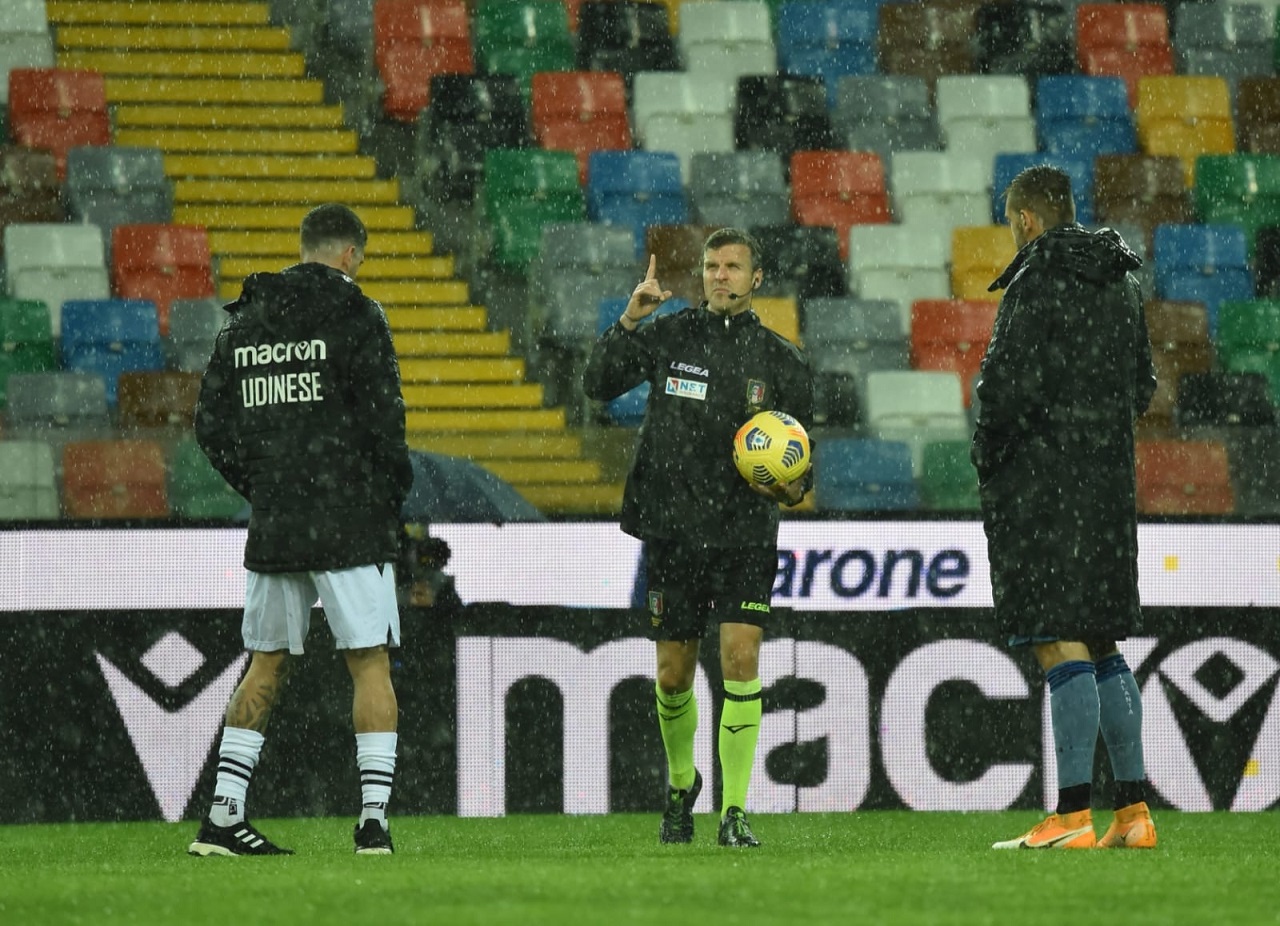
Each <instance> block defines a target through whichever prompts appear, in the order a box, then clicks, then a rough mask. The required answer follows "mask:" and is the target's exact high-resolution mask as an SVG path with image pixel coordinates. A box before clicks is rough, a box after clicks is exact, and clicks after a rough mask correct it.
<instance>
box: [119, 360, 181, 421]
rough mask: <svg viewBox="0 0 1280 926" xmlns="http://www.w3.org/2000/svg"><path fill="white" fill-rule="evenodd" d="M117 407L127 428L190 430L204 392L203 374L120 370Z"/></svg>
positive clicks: (120, 417) (120, 419)
mask: <svg viewBox="0 0 1280 926" xmlns="http://www.w3.org/2000/svg"><path fill="white" fill-rule="evenodd" d="M116 391H117V403H116V404H117V409H118V416H117V417H118V421H119V423H120V428H121V429H122V430H124V431H126V432H127V431H152V430H163V431H178V432H181V431H190V430H191V428H192V425H193V422H194V419H195V409H196V398H197V397H198V396H199V394H200V374H199V373H180V372H173V371H169V370H132V371H127V372H124V373H121V374H120V379H119V381H118V384H117V389H116Z"/></svg>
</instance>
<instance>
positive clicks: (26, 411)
mask: <svg viewBox="0 0 1280 926" xmlns="http://www.w3.org/2000/svg"><path fill="white" fill-rule="evenodd" d="M5 424H6V427H5V439H6V440H9V439H11V438H16V439H18V440H30V439H35V440H44V441H48V442H49V443H51V444H53V445H54V446H55V458H56V457H57V452H56V450H57V448H60V446H61V444H62V443H65V442H67V441H69V440H82V439H88V438H91V437H101V436H104V435H106V434H109V433H110V432H111V417H110V412H109V411H108V408H107V388H106V383H105V382H104V380H103V378H102V377H101V376H99V375H98V374H96V373H71V372H67V371H65V370H56V371H52V372H49V373H14V374H13V375H12V376H10V377H9V381H8V383H7V384H6V402H5Z"/></svg>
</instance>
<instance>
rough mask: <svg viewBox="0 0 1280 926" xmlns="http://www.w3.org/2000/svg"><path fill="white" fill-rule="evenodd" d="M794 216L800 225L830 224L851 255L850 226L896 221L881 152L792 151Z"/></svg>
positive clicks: (846, 256)
mask: <svg viewBox="0 0 1280 926" xmlns="http://www.w3.org/2000/svg"><path fill="white" fill-rule="evenodd" d="M791 215H792V217H793V218H794V219H795V221H796V223H797V224H798V225H829V226H832V227H834V228H835V230H836V238H837V239H838V240H839V242H840V257H841V259H842V260H846V261H847V260H848V259H849V229H850V228H851V227H853V226H854V225H883V224H884V223H886V222H889V221H892V216H891V215H890V213H889V194H888V191H887V190H886V188H885V182H884V165H883V164H882V163H881V161H880V155H878V154H872V153H871V152H867V151H797V152H795V154H793V155H792V156H791Z"/></svg>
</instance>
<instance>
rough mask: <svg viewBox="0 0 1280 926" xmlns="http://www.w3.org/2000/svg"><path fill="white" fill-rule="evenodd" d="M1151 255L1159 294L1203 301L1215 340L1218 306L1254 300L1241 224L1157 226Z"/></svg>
mask: <svg viewBox="0 0 1280 926" xmlns="http://www.w3.org/2000/svg"><path fill="white" fill-rule="evenodd" d="M1153 251H1154V256H1155V265H1156V295H1157V296H1159V297H1160V298H1161V299H1169V300H1173V301H1178V302H1201V303H1204V306H1205V309H1206V310H1207V312H1208V315H1209V333H1210V335H1211V336H1212V337H1216V336H1217V331H1218V306H1219V305H1221V304H1222V303H1223V302H1225V301H1227V300H1237V299H1252V298H1253V296H1254V290H1253V274H1252V272H1251V271H1250V269H1249V244H1248V239H1247V237H1246V235H1245V232H1244V229H1243V228H1241V227H1240V226H1238V225H1158V226H1156V230H1155V237H1154V245H1153Z"/></svg>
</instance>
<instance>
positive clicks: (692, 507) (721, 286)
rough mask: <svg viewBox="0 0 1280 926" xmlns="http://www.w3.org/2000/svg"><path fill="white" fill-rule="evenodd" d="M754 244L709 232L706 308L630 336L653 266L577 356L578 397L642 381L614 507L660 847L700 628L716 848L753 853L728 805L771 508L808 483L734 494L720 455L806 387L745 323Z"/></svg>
mask: <svg viewBox="0 0 1280 926" xmlns="http://www.w3.org/2000/svg"><path fill="white" fill-rule="evenodd" d="M762 278H763V270H762V269H761V266H760V246H759V245H758V244H757V243H756V241H755V239H754V238H752V236H751V235H749V234H748V233H747V232H745V231H742V230H740V229H733V228H724V229H720V230H719V231H716V232H714V233H713V234H712V235H711V236H710V237H709V238H708V239H707V241H706V244H705V245H704V247H703V265H702V279H703V288H704V292H705V294H706V301H705V302H704V303H703V304H702V305H700V306H698V307H697V308H692V309H687V310H685V311H683V312H679V313H676V314H674V315H666V316H660V317H658V318H656V319H654V320H653V322H652V323H650V324H647V325H644V326H641V325H640V322H642V321H643V320H644V319H645V318H647V317H648V316H650V315H652V314H653V312H654V311H655V310H656V309H657V307H658V305H659V304H660V303H662V302H663V301H664V300H666V299H669V298H670V297H671V293H670V292H668V291H666V290H664V289H663V288H662V286H661V285H660V284H659V283H658V280H657V260H656V258H654V257H652V256H651V257H650V258H649V270H648V273H647V275H646V276H645V278H644V279H643V280H642V281H641V282H640V284H639V285H638V286H637V287H636V288H635V291H634V292H633V293H632V294H631V298H630V300H629V301H628V302H627V306H626V309H625V310H624V311H623V313H622V316H621V317H620V318H619V319H618V321H617V322H616V323H615V324H614V325H612V326H611V327H610V328H609V329H608V330H607V331H605V332H604V334H603V335H601V337H600V339H599V340H598V341H597V342H596V344H595V347H594V349H593V350H592V353H591V357H590V359H589V360H588V362H587V367H586V372H585V375H584V386H585V391H586V393H587V395H588V396H590V397H591V398H593V399H600V400H608V399H612V398H615V397H616V396H619V395H621V394H622V393H624V392H626V391H627V390H629V389H632V388H634V387H635V386H638V385H639V384H641V383H643V382H648V383H649V384H650V392H649V404H648V407H647V408H646V410H645V417H644V424H643V425H642V426H641V429H640V440H639V446H638V447H637V449H636V456H635V460H634V462H633V464H632V467H631V473H630V475H629V477H628V479H627V486H626V492H625V495H624V498H623V503H622V529H623V530H624V531H626V532H627V533H628V534H631V535H632V536H635V537H639V538H640V539H641V540H643V541H644V551H645V552H644V558H645V575H646V577H647V582H648V588H647V602H648V612H649V620H648V625H649V632H650V635H651V636H652V638H653V639H654V640H655V641H656V642H657V656H658V660H657V661H658V668H657V675H658V678H657V701H658V705H657V706H658V724H659V726H660V727H661V729H662V741H663V744H664V746H665V748H666V753H667V767H668V776H669V789H668V799H667V808H666V812H665V813H664V815H663V818H662V824H661V827H660V829H659V838H660V840H661V841H662V842H667V843H679V842H690V841H692V839H693V807H694V804H695V802H696V801H697V799H698V794H699V792H700V791H701V789H702V775H701V774H700V773H699V772H698V770H697V769H696V768H695V767H694V762H693V740H694V732H695V730H696V728H697V720H698V711H697V704H696V703H695V701H694V693H693V682H694V673H695V670H696V668H697V662H698V644H699V640H700V638H701V636H702V634H703V632H704V630H705V627H706V624H707V623H708V622H709V621H714V622H715V623H716V624H719V627H720V663H721V668H722V670H723V674H724V688H725V693H724V697H725V702H724V710H723V711H722V712H721V717H720V733H719V752H720V765H721V770H722V773H723V785H724V787H723V800H722V802H721V808H722V809H721V818H720V832H719V842H720V844H721V845H724V846H752V847H753V846H758V845H759V844H760V843H759V841H758V840H757V839H756V837H755V836H754V834H753V833H752V832H751V827H750V826H749V825H748V824H747V818H746V815H745V814H744V813H743V808H744V806H745V804H746V796H747V786H748V784H749V783H750V779H751V765H752V762H753V761H754V758H755V751H756V742H757V740H758V738H759V733H760V717H761V702H760V673H759V655H760V642H761V640H762V639H763V636H764V628H765V627H766V626H767V624H768V621H769V608H770V603H769V602H770V596H771V595H772V592H773V583H774V577H775V575H776V572H777V563H778V548H777V540H778V503H779V502H784V503H786V504H796V503H797V502H799V501H800V500H801V498H802V497H803V496H804V491H805V488H806V483H807V479H808V477H807V475H806V477H804V478H802V479H801V480H798V481H796V482H793V483H788V484H784V485H775V486H772V487H770V488H768V489H766V488H763V487H756V486H752V485H750V484H748V483H747V482H746V481H745V480H743V478H742V477H741V476H740V475H739V474H738V471H737V469H736V468H735V467H734V464H733V458H732V443H733V436H734V434H735V433H737V430H738V428H739V427H741V426H742V424H744V423H745V422H746V421H747V420H748V419H749V418H750V417H751V416H752V415H754V414H756V413H757V412H760V411H765V410H770V409H772V410H776V411H783V412H786V413H788V414H790V415H792V416H794V417H795V418H796V419H798V420H799V421H800V423H801V424H804V425H808V424H809V423H810V422H811V421H812V414H813V381H812V377H811V376H810V372H809V365H808V363H807V361H806V360H805V358H804V355H803V354H801V353H800V351H799V350H798V349H797V348H796V347H795V345H793V344H791V343H790V342H789V341H787V340H786V339H785V338H782V337H780V336H779V335H777V334H775V333H774V332H772V331H770V330H769V329H767V328H765V327H764V326H763V325H762V324H761V323H760V318H759V316H757V315H756V314H755V312H753V311H751V296H752V293H753V292H754V291H755V290H756V289H757V288H758V287H759V286H760V283H761V280H762Z"/></svg>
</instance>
